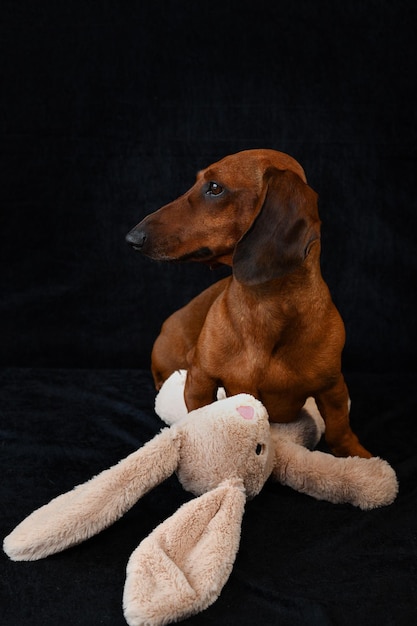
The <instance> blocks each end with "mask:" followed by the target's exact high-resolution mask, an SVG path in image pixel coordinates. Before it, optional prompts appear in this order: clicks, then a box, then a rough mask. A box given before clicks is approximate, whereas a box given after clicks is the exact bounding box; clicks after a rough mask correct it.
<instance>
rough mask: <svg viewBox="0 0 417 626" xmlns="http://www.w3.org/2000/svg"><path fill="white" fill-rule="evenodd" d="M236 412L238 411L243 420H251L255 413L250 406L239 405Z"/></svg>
mask: <svg viewBox="0 0 417 626" xmlns="http://www.w3.org/2000/svg"><path fill="white" fill-rule="evenodd" d="M237 412H238V413H240V415H241V416H242V417H243V419H244V420H253V417H254V415H255V409H254V408H253V407H252V406H239V407H238V408H237Z"/></svg>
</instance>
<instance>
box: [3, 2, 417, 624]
mask: <svg viewBox="0 0 417 626" xmlns="http://www.w3.org/2000/svg"><path fill="white" fill-rule="evenodd" d="M1 14H2V19H1V21H0V29H1V33H0V47H1V57H0V58H1V72H0V75H1V80H2V86H1V115H0V128H1V144H0V154H1V169H0V171H1V177H2V180H1V185H0V193H1V204H0V220H1V221H0V237H1V245H0V255H1V285H0V293H1V299H0V307H1V309H0V310H1V323H0V332H1V337H0V346H1V349H0V367H1V369H0V399H1V402H0V465H1V499H0V502H1V518H0V521H1V536H2V537H4V536H5V535H6V534H8V533H9V532H10V531H11V530H12V528H13V527H14V526H15V525H16V524H17V523H18V522H19V521H21V520H22V519H23V517H25V516H26V515H27V514H28V513H30V512H31V511H32V510H33V509H34V508H36V507H38V506H40V505H41V504H44V503H46V502H47V501H49V500H50V499H51V498H52V497H54V496H56V495H58V494H59V493H62V492H64V491H66V490H68V489H70V488H71V487H72V486H74V485H75V484H77V483H80V482H83V481H85V480H87V479H88V478H89V477H91V476H93V475H94V474H96V473H97V472H99V471H101V470H102V469H105V468H107V467H109V466H110V465H112V464H114V463H115V462H117V461H118V460H119V459H120V458H122V457H124V456H126V455H127V454H128V453H129V452H131V451H133V450H134V449H136V448H137V447H138V446H140V445H142V444H144V443H145V442H146V441H148V440H149V439H150V438H152V437H153V436H154V435H155V434H156V433H157V432H158V431H159V430H160V428H161V422H160V421H159V419H158V418H157V416H156V415H155V413H154V410H153V403H154V396H155V392H154V389H153V385H152V380H151V376H150V372H149V361H150V350H151V347H152V343H153V341H154V339H155V337H156V335H157V333H158V331H159V328H160V325H161V323H162V321H163V320H164V319H165V318H166V317H167V316H168V315H169V314H170V313H171V312H172V311H173V310H175V309H177V308H179V307H180V306H182V305H183V304H184V303H186V302H187V301H188V300H189V299H190V298H191V297H192V296H194V295H195V294H197V293H198V292H199V291H201V290H202V289H203V288H204V287H206V286H208V285H209V284H211V283H212V282H213V281H214V280H217V279H218V278H220V277H221V276H223V275H225V273H227V271H228V270H227V269H225V270H220V271H219V270H215V271H213V272H211V271H210V270H209V269H208V268H206V267H202V266H199V265H192V264H189V265H186V264H184V265H167V264H159V263H154V262H151V261H149V260H146V259H144V258H142V257H140V256H139V255H137V254H135V253H133V252H132V250H130V249H129V247H128V246H127V244H126V243H125V241H124V237H125V234H126V233H127V232H128V231H129V230H130V228H132V227H133V226H134V225H135V224H136V223H137V222H138V221H139V220H140V219H141V218H142V217H143V216H144V215H146V214H147V213H149V212H150V211H152V210H155V209H156V208H158V207H159V206H162V205H163V204H165V203H166V202H168V201H170V200H171V199H173V198H175V197H176V196H177V195H179V194H180V193H182V192H184V191H185V190H186V189H187V188H188V187H189V186H190V185H191V184H192V183H193V180H194V176H195V173H196V171H198V170H199V169H201V168H203V167H205V166H207V165H208V164H210V163H212V162H213V161H215V160H217V159H219V158H221V157H223V156H225V155H226V154H230V153H233V152H237V151H238V150H241V149H247V148H256V147H264V148H274V149H278V150H282V151H284V152H288V153H289V154H291V155H292V156H294V157H295V158H296V159H298V160H299V161H300V162H301V163H302V165H303V166H304V168H305V170H306V173H307V177H308V180H309V183H310V185H311V186H312V187H313V188H314V189H315V190H316V191H317V192H318V193H319V199H320V200H319V206H320V214H321V219H322V222H323V226H322V240H323V255H322V269H323V274H324V276H325V278H326V280H327V282H328V284H329V286H330V289H331V291H332V294H333V298H334V300H335V303H336V305H337V306H338V308H339V310H340V312H341V314H342V316H343V318H344V321H345V324H346V330H347V342H346V348H345V352H344V371H345V374H346V379H347V381H348V384H349V388H350V395H351V398H352V423H353V426H354V429H355V430H356V432H357V433H358V434H359V436H360V438H361V439H362V441H363V443H364V444H365V445H366V446H367V447H368V448H369V449H371V450H372V451H373V452H374V453H375V454H377V455H380V456H382V457H384V458H386V459H387V460H388V461H389V462H391V464H392V465H393V467H394V468H395V470H396V471H397V473H398V477H399V480H400V493H399V496H398V498H397V500H396V502H395V503H394V504H393V505H391V506H389V507H385V508H382V509H378V510H375V511H371V512H361V511H360V510H358V509H355V508H353V507H351V506H348V505H332V504H329V503H326V502H318V501H316V500H314V499H312V498H309V497H307V496H303V495H301V494H299V493H296V492H294V491H292V490H290V489H288V488H284V487H282V486H280V485H277V484H273V483H268V484H267V485H266V486H265V488H264V489H263V491H262V492H261V494H260V495H259V496H257V497H256V498H255V499H254V500H252V501H251V502H249V503H248V505H247V507H246V512H245V516H244V521H243V527H242V538H241V546H240V550H239V553H238V556H237V559H236V563H235V567H234V569H233V572H232V575H231V577H230V579H229V581H228V583H227V584H226V586H225V588H224V590H223V593H222V595H221V597H220V598H219V600H218V601H217V602H216V603H215V604H214V605H213V606H212V607H210V608H209V609H208V610H207V611H205V612H203V613H201V614H199V615H197V616H195V617H192V618H190V619H189V620H187V621H186V622H185V623H189V624H196V625H197V624H212V623H216V624H225V625H226V624H227V625H231V624H240V625H252V624H266V625H269V624H271V625H272V624H280V625H283V626H298V625H300V626H301V625H308V626H310V625H318V626H319V625H320V626H321V625H326V626H327V625H329V626H330V625H332V626H333V625H343V626H344V625H346V626H350V625H351V624H355V625H356V624H366V625H367V626H368V625H375V626H376V625H378V626H379V625H380V624H384V625H392V626H398V625H400V626H401V625H403V624H404V625H407V626H408V625H409V624H411V623H414V622H415V621H416V619H417V599H416V598H417V515H416V513H417V487H416V482H417V481H416V478H417V441H416V432H417V430H416V425H415V423H416V415H417V400H416V388H417V371H416V364H415V356H414V355H415V348H416V330H417V324H416V319H415V304H414V303H415V300H416V295H417V294H416V284H417V262H416V254H415V248H416V238H417V237H416V233H417V218H416V215H417V211H416V208H417V206H416V193H415V187H416V186H415V180H416V171H417V97H416V71H415V67H416V61H417V38H416V36H415V31H416V26H417V5H416V3H415V2H414V1H413V0H397V1H396V2H388V1H385V0H382V1H381V2H375V1H374V0H362V1H360V2H359V1H356V0H353V1H352V2H349V3H347V2H341V1H339V0H317V1H316V2H310V1H309V0H297V1H294V2H293V1H283V0H276V2H270V1H269V0H257V1H256V2H252V1H246V0H241V1H239V2H238V1H237V0H236V1H233V0H222V1H217V0H214V1H212V2H210V3H200V2H186V1H185V0H176V1H174V0H144V1H141V2H139V1H138V2H133V1H129V0H126V1H125V2H121V1H120V2H117V1H116V0H114V1H110V0H102V1H101V2H94V1H93V2H85V1H84V2H81V1H78V0H74V1H72V2H63V1H62V0H56V1H55V2H49V3H34V2H29V1H28V0H22V1H21V2H5V3H3V6H2V11H1ZM189 497H190V496H189V495H187V494H186V493H185V492H184V491H183V489H182V488H181V486H180V485H179V483H178V481H177V479H176V478H175V477H172V478H170V479H168V480H167V481H165V482H164V483H163V484H162V485H160V486H159V487H158V488H157V489H154V490H153V491H152V492H151V493H149V494H148V495H147V496H146V497H145V498H143V499H142V500H141V501H140V502H139V503H138V504H137V505H135V507H134V508H133V509H132V510H131V511H130V512H129V513H128V514H127V515H126V516H125V517H124V518H122V519H121V520H120V521H119V522H117V523H116V524H114V526H112V527H111V528H109V529H107V530H106V531H104V532H102V533H101V534H100V535H98V536H97V537H95V538H93V539H91V540H90V541H87V542H85V543H83V544H81V545H80V546H77V547H76V548H72V549H71V550H68V551H66V552H63V553H61V554H59V555H55V556H53V557H50V558H48V559H45V560H42V561H38V562H35V563H12V562H11V561H9V560H8V559H7V557H6V556H5V555H4V554H1V556H0V624H1V625H2V626H3V625H4V626H25V625H26V624H31V625H35V626H37V625H42V626H45V625H52V624H60V625H61V626H67V625H69V624H77V625H80V626H81V625H82V626H96V625H100V624H109V625H111V626H116V625H119V624H120V625H122V624H124V623H125V622H124V618H123V615H122V609H121V599H122V588H123V582H124V576H125V566H126V562H127V559H128V557H129V555H130V553H131V552H132V550H133V549H134V547H135V546H136V545H137V544H138V543H139V542H140V541H141V540H142V539H143V538H144V537H145V536H146V535H147V534H148V533H149V532H150V531H151V530H152V529H153V528H154V527H155V526H156V525H157V524H158V523H159V522H161V521H163V520H164V519H166V518H167V517H168V516H169V515H171V514H172V513H173V512H174V511H175V510H176V509H177V508H178V507H179V506H180V504H181V503H183V502H184V501H186V500H187V499H188V498H189Z"/></svg>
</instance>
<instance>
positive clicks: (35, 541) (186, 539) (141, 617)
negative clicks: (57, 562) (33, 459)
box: [4, 373, 398, 626]
mask: <svg viewBox="0 0 417 626" xmlns="http://www.w3.org/2000/svg"><path fill="white" fill-rule="evenodd" d="M184 382H185V374H182V373H176V374H174V375H173V376H172V377H171V379H169V380H168V381H167V382H166V383H165V386H164V387H163V388H162V390H161V392H160V395H159V396H158V399H157V404H156V409H157V411H158V412H159V414H160V415H161V416H162V417H163V418H165V419H166V421H167V422H170V423H172V422H174V423H173V424H172V426H171V427H170V428H164V429H163V430H162V431H161V432H160V433H159V434H158V435H156V436H155V437H154V438H153V439H152V440H151V441H149V442H148V443H147V444H145V445H144V446H143V447H142V448H140V449H139V450H137V451H136V452H134V453H132V454H131V455H129V456H128V457H127V458H125V459H123V460H122V461H120V462H119V463H118V464H117V465H115V466H114V467H112V468H110V469H108V470H105V471H104V472H102V473H101V474H99V475H98V476H96V477H94V478H92V479H91V480H90V481H88V482H87V483H84V484H82V485H79V486H78V487H76V488H75V489H74V490H72V491H70V492H68V493H66V494H63V495H61V496H58V497H57V498H55V499H54V500H52V501H51V502H50V503H49V504H47V505H45V506H43V507H41V508H40V509H38V510H37V511H34V512H33V513H32V514H31V515H29V517H27V518H26V519H25V520H24V521H23V522H21V524H19V526H17V527H16V528H15V530H14V531H13V532H12V533H11V534H10V535H9V536H8V537H6V539H5V540H4V549H5V551H6V553H7V554H8V555H9V556H10V558H11V559H13V560H16V561H20V560H36V559H40V558H43V557H45V556H47V555H49V554H53V553H55V552H59V551H61V550H64V549H65V548H67V547H69V546H71V545H75V544H77V543H80V542H82V541H84V540H85V539H87V538H89V537H91V536H92V535H94V534H96V533H98V532H99V531H100V530H102V529H104V528H106V527H107V526H109V525H110V524H112V523H113V522H115V521H116V520H117V519H119V518H120V517H121V516H122V515H123V514H124V513H126V511H128V510H129V509H130V508H131V507H132V506H133V505H134V504H135V503H136V502H137V500H139V498H141V497H142V496H143V495H144V494H145V493H146V492H148V491H149V490H150V489H152V488H153V487H155V486H156V485H158V484H159V483H160V482H162V481H163V480H165V479H166V478H168V477H169V476H170V475H171V474H172V473H173V472H177V474H178V478H179V480H180V482H181V483H182V485H183V486H184V488H185V489H187V490H188V491H191V492H192V493H194V494H195V495H197V496H198V497H197V498H194V499H193V500H191V501H189V502H187V503H186V504H184V505H183V506H182V507H181V508H180V509H179V510H178V511H177V512H176V513H175V514H174V515H173V516H172V517H170V518H169V519H167V520H166V521H165V522H163V523H162V524H160V525H159V526H158V527H157V528H156V529H155V530H154V531H153V532H152V533H151V535H149V537H147V538H146V539H144V540H143V541H142V542H141V544H140V545H139V547H138V548H137V549H136V550H135V551H134V552H133V554H132V555H131V558H130V560H129V563H128V566H127V578H126V585H125V591H124V598H123V603H124V612H125V617H126V620H127V622H128V623H129V624H130V626H141V625H142V626H144V625H145V624H147V625H153V626H157V625H162V624H167V623H169V622H171V621H177V620H179V619H182V618H184V617H186V616H188V615H191V614H194V613H197V612H199V611H201V610H203V609H204V608H206V607H207V606H209V605H210V604H211V603H212V602H214V600H215V599H216V598H217V597H218V596H219V594H220V592H221V590H222V588H223V586H224V584H225V582H226V581H227V579H228V577H229V575H230V572H231V570H232V567H233V563H234V560H235V556H236V553H237V550H238V547H239V540H240V526H241V521H242V516H243V512H244V507H245V502H246V498H247V497H254V496H255V495H256V494H257V493H259V491H260V490H261V489H262V487H263V485H264V484H265V481H266V480H267V479H268V477H269V476H270V475H271V473H272V474H273V476H274V477H275V478H277V479H278V480H280V481H281V482H282V483H283V484H287V485H290V486H293V487H294V488H296V489H298V490H300V491H303V492H304V493H308V494H310V495H312V496H314V497H316V498H319V499H327V500H329V501H331V502H350V503H352V504H354V505H356V506H359V507H361V508H363V509H370V508H374V507H377V506H382V505H385V504H389V503H391V502H392V501H393V500H394V498H395V496H396V493H397V489H398V485H397V480H396V477H395V473H394V472H393V470H392V468H391V467H390V466H389V465H388V463H386V462H385V461H383V460H382V459H379V458H377V457H373V458H372V459H363V458H358V457H350V458H343V459H342V458H340V459H339V458H335V457H332V456H331V455H328V454H324V453H322V452H317V451H315V452H311V451H309V450H308V449H307V447H306V446H311V447H312V446H314V445H315V444H316V443H317V441H318V440H319V439H320V437H321V435H322V433H323V421H322V420H321V417H320V415H319V413H318V411H317V407H316V406H315V404H314V403H311V402H309V401H307V404H306V406H305V409H304V412H303V413H302V415H301V416H300V418H299V420H298V421H297V422H295V423H291V424H274V425H271V426H270V424H269V421H268V415H267V412H266V410H265V408H264V406H263V405H262V404H261V403H260V402H259V401H258V400H256V399H255V398H253V397H252V396H249V395H247V394H240V395H237V396H233V397H230V398H226V399H222V400H219V401H217V402H215V403H213V404H211V405H208V406H205V407H203V408H201V409H197V410H196V411H193V412H191V413H189V414H188V415H186V414H185V413H186V409H185V406H184V401H183V394H182V390H183V385H184ZM178 415H179V416H180V417H181V419H179V421H176V417H177V416H178Z"/></svg>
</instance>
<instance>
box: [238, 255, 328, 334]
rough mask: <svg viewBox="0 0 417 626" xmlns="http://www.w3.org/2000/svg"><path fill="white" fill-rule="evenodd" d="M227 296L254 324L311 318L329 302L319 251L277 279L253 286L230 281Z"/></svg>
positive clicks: (280, 323) (285, 322)
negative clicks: (300, 316) (309, 316)
mask: <svg viewBox="0 0 417 626" xmlns="http://www.w3.org/2000/svg"><path fill="white" fill-rule="evenodd" d="M317 248H318V247H317ZM227 297H228V298H233V299H234V300H235V301H237V302H239V310H240V315H241V316H244V317H246V318H249V317H250V318H251V322H252V323H253V324H257V323H259V324H262V323H263V322H264V321H265V322H266V323H268V325H269V326H270V322H271V318H273V319H277V320H278V321H279V325H286V324H287V323H290V322H291V323H292V322H293V320H294V317H297V316H299V315H306V314H307V316H308V315H309V314H310V313H311V314H313V315H314V312H318V311H319V309H322V308H323V307H324V308H325V307H327V306H328V304H329V301H331V299H330V294H329V290H328V287H327V285H326V283H325V282H324V280H323V277H322V275H321V270H320V251H319V249H316V250H312V252H311V253H310V254H309V255H308V257H307V258H306V259H305V261H304V263H303V264H302V265H300V267H298V268H297V269H296V270H295V271H293V272H291V273H289V274H286V275H284V276H282V277H280V278H275V279H273V280H270V281H268V282H264V283H260V284H255V285H245V284H243V283H240V282H239V281H237V280H236V279H233V280H231V282H230V284H229V287H228V294H227ZM260 305H262V306H260ZM232 310H234V308H233V309H232ZM265 318H266V319H265Z"/></svg>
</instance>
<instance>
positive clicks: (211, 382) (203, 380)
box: [184, 364, 218, 411]
mask: <svg viewBox="0 0 417 626" xmlns="http://www.w3.org/2000/svg"><path fill="white" fill-rule="evenodd" d="M217 388H218V381H216V380H215V379H214V378H212V377H211V376H209V375H208V374H207V373H206V372H204V371H203V370H202V369H201V367H199V366H198V365H196V364H193V365H191V366H190V367H189V369H188V372H187V380H186V383H185V388H184V399H185V404H186V405H187V409H188V411H194V410H195V409H200V408H201V407H202V406H206V405H207V404H211V403H212V402H214V401H215V400H217Z"/></svg>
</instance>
